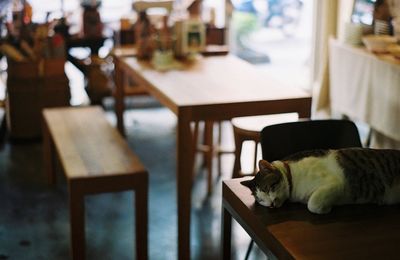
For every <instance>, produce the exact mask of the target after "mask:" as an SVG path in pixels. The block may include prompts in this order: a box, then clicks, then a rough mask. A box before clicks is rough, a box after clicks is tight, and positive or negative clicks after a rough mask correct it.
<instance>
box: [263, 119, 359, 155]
mask: <svg viewBox="0 0 400 260" xmlns="http://www.w3.org/2000/svg"><path fill="white" fill-rule="evenodd" d="M260 142H261V149H262V157H263V159H265V160H267V161H270V162H271V161H275V160H280V159H283V158H284V157H286V156H288V155H291V154H294V153H297V152H300V151H305V150H312V149H339V148H346V147H361V146H362V145H361V141H360V136H359V133H358V130H357V127H356V125H355V124H354V123H353V122H352V121H349V120H334V119H329V120H308V121H297V122H290V123H283V124H276V125H270V126H266V127H265V128H264V129H263V130H262V131H261V133H260Z"/></svg>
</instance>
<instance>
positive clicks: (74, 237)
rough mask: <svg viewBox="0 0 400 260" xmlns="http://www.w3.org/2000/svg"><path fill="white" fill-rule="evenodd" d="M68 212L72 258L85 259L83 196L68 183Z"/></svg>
mask: <svg viewBox="0 0 400 260" xmlns="http://www.w3.org/2000/svg"><path fill="white" fill-rule="evenodd" d="M69 214H70V228H71V255H72V259H85V256H86V255H85V209H84V196H83V194H81V193H80V192H79V191H76V190H75V189H74V186H73V184H72V183H70V185H69Z"/></svg>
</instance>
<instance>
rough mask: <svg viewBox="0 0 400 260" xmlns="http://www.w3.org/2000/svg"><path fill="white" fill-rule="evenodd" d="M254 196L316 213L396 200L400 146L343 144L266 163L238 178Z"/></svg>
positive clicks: (265, 202)
mask: <svg viewBox="0 0 400 260" xmlns="http://www.w3.org/2000/svg"><path fill="white" fill-rule="evenodd" d="M241 183H242V184H243V185H245V186H247V187H249V188H250V189H251V191H252V194H253V195H254V197H255V198H256V201H257V202H258V203H259V204H261V205H263V206H266V207H271V208H279V207H281V206H282V205H283V203H284V202H285V201H286V200H289V201H292V202H301V203H305V204H307V207H308V209H309V211H311V212H313V213H316V214H325V213H329V212H330V211H331V209H332V206H334V205H343V204H362V203H377V204H386V205H390V204H396V203H399V202H400V150H389V149H369V148H345V149H338V150H314V151H306V152H300V153H297V154H294V155H292V156H289V157H287V158H285V159H284V160H281V161H274V162H272V163H269V162H267V161H265V160H260V161H259V172H258V173H257V174H256V176H255V177H254V178H253V179H251V180H246V181H242V182H241Z"/></svg>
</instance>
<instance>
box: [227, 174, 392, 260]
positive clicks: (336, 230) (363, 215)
mask: <svg viewBox="0 0 400 260" xmlns="http://www.w3.org/2000/svg"><path fill="white" fill-rule="evenodd" d="M247 178H249V177H247ZM243 179H244V178H242V179H234V180H227V181H224V182H223V199H224V202H223V203H224V206H226V207H227V208H228V210H229V211H233V215H234V216H235V215H236V216H240V217H239V220H238V221H239V223H240V224H241V225H243V223H241V221H242V222H243V221H244V222H246V223H245V226H246V224H247V226H248V227H249V226H250V230H247V231H248V232H249V233H252V232H253V233H254V234H253V235H254V236H256V237H257V238H258V243H257V244H258V245H259V246H260V248H262V249H264V250H271V251H272V253H274V254H275V255H276V256H277V257H278V258H279V259H287V258H295V259H324V260H325V259H398V258H399V255H398V251H399V249H398V246H399V245H400V221H399V219H400V207H399V206H398V205H396V206H377V205H347V206H336V207H334V208H333V210H332V212H331V213H329V214H326V215H317V214H313V213H310V212H309V211H308V210H307V207H306V205H304V204H298V203H286V204H285V205H284V206H283V207H282V208H279V209H269V208H266V207H264V206H261V205H259V204H255V200H254V197H253V196H252V195H251V192H250V190H249V189H248V188H247V187H245V186H243V185H241V184H240V181H242V180H243ZM235 219H236V218H235ZM260 241H264V242H262V243H263V244H262V245H260V244H259V243H261V242H260ZM265 241H268V244H267V242H265ZM256 242H257V240H256Z"/></svg>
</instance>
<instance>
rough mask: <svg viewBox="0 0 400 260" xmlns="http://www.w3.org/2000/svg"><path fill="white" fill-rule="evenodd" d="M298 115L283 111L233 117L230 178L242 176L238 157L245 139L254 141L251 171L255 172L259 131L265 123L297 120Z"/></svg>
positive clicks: (272, 123)
mask: <svg viewBox="0 0 400 260" xmlns="http://www.w3.org/2000/svg"><path fill="white" fill-rule="evenodd" d="M298 119H299V116H298V114H297V113H284V114H274V115H262V116H247V117H235V118H233V119H232V120H231V122H232V126H233V136H234V138H235V162H234V165H233V172H232V178H238V177H242V176H243V175H249V174H244V173H243V172H242V166H241V162H240V158H241V155H242V148H243V147H242V146H243V143H244V142H245V141H253V142H254V143H255V151H254V164H253V172H252V173H250V175H254V174H255V173H257V151H258V144H259V143H260V132H261V130H262V129H263V128H264V127H265V126H267V125H274V124H279V123H285V122H293V121H297V120H298Z"/></svg>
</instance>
